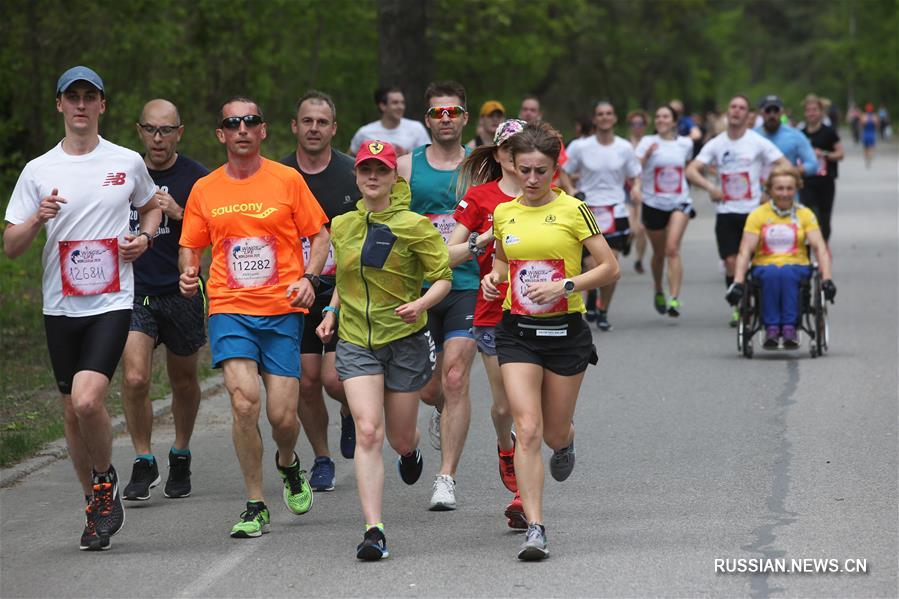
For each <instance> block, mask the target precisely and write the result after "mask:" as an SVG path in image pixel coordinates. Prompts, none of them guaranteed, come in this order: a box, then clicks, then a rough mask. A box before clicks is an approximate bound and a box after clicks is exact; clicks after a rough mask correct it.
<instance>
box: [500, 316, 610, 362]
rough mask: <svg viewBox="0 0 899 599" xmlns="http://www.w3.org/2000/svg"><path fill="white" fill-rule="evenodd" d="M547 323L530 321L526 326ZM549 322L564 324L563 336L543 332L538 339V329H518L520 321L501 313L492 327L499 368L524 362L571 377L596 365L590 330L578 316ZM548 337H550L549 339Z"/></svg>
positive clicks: (550, 329)
mask: <svg viewBox="0 0 899 599" xmlns="http://www.w3.org/2000/svg"><path fill="white" fill-rule="evenodd" d="M543 320H546V321H547V322H550V321H549V319H540V318H534V319H532V320H531V321H529V322H534V321H543ZM553 320H554V321H555V320H559V321H564V323H565V324H566V325H567V329H566V330H565V331H564V332H565V335H558V336H556V335H555V334H554V333H555V332H558V331H559V329H557V328H556V329H553V328H549V327H548V328H547V329H546V330H545V331H544V333H545V335H546V336H543V335H541V333H540V329H536V330H535V329H534V328H532V326H531V325H529V324H525V325H524V326H525V327H526V328H521V327H520V326H519V325H520V324H522V321H521V317H516V316H514V315H512V314H511V313H509V312H503V319H502V321H500V323H499V324H498V325H497V326H496V355H497V357H498V358H499V364H500V366H502V365H503V364H510V363H516V362H524V363H527V364H537V365H539V366H542V367H543V368H545V369H547V370H549V371H551V372H554V373H556V374H558V375H560V376H573V375H575V374H579V373H581V372H584V371H585V370H587V366H588V365H589V364H596V363H597V362H598V357H597V355H596V346H595V345H593V335H592V334H591V333H590V327H589V326H588V325H587V323H586V322H584V319H583V317H582V316H581V315H580V314H579V313H574V314H569V315H567V316H563V317H553ZM550 335H551V336H550Z"/></svg>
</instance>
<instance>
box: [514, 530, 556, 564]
mask: <svg viewBox="0 0 899 599" xmlns="http://www.w3.org/2000/svg"><path fill="white" fill-rule="evenodd" d="M547 557H549V549H548V548H547V545H546V528H544V526H543V525H542V524H536V523H535V524H529V525H528V532H527V533H526V535H525V538H524V543H522V544H521V548H520V549H519V550H518V559H520V560H523V561H526V562H532V561H539V560H541V559H546V558H547Z"/></svg>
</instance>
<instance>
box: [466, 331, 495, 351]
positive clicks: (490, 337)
mask: <svg viewBox="0 0 899 599" xmlns="http://www.w3.org/2000/svg"><path fill="white" fill-rule="evenodd" d="M471 332H472V334H473V335H474V340H475V342H476V343H477V344H478V351H479V352H481V353H482V354H484V355H487V356H495V355H496V327H472V328H471Z"/></svg>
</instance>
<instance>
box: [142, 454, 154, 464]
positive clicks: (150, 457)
mask: <svg viewBox="0 0 899 599" xmlns="http://www.w3.org/2000/svg"><path fill="white" fill-rule="evenodd" d="M137 459H139V460H147V461H148V462H150V463H153V462H155V461H156V456H154V455H153V454H152V453H139V454H137Z"/></svg>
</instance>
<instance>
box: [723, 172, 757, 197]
mask: <svg viewBox="0 0 899 599" xmlns="http://www.w3.org/2000/svg"><path fill="white" fill-rule="evenodd" d="M721 188H722V191H724V201H725V202H730V201H731V200H751V199H752V185H751V184H750V179H749V173H747V172H742V173H730V174H728V173H721Z"/></svg>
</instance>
